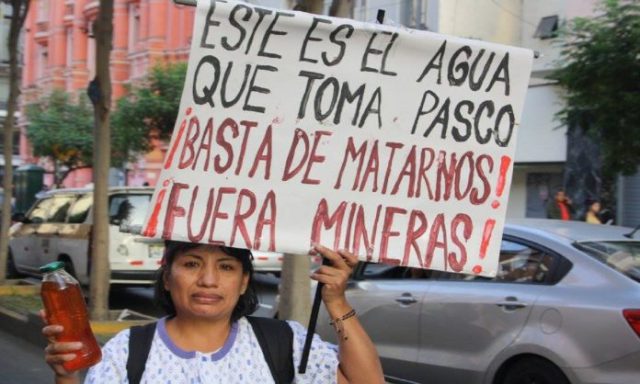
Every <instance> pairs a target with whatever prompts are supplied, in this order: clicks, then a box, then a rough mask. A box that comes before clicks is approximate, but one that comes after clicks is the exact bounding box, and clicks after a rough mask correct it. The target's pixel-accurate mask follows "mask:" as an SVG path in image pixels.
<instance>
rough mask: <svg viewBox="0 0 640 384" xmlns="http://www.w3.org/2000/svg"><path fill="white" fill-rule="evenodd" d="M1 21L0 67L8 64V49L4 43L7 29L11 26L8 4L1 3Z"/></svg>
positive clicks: (10, 11) (7, 32) (7, 33)
mask: <svg viewBox="0 0 640 384" xmlns="http://www.w3.org/2000/svg"><path fill="white" fill-rule="evenodd" d="M1 9H2V20H0V23H1V24H0V41H2V42H3V44H0V65H7V64H9V48H8V47H7V44H6V41H7V39H8V38H9V28H10V26H11V14H12V13H13V12H12V10H11V6H10V5H8V4H4V3H2V8H1Z"/></svg>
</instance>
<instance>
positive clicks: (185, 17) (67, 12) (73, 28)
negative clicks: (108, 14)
mask: <svg viewBox="0 0 640 384" xmlns="http://www.w3.org/2000/svg"><path fill="white" fill-rule="evenodd" d="M194 11H195V9H194V8H193V7H188V6H184V5H175V4H173V2H172V1H170V0H114V16H113V24H114V31H113V51H112V52H111V81H112V84H113V99H112V100H113V102H114V103H115V101H116V100H117V99H118V98H120V97H122V96H123V94H124V93H125V85H126V84H128V83H130V82H132V81H136V80H138V79H141V78H143V77H144V76H145V75H146V74H147V71H148V70H149V68H150V67H152V66H153V65H154V64H156V63H159V62H175V61H186V60H187V58H188V55H189V47H190V44H191V33H192V30H193V17H194ZM97 14H98V1H97V0H94V1H91V0H33V1H32V5H31V8H30V10H29V15H28V16H27V20H26V22H25V35H24V69H23V75H22V86H23V100H22V102H23V104H24V103H29V102H30V101H33V100H36V99H37V98H38V97H39V96H40V95H42V94H46V93H48V92H49V91H51V90H52V89H62V90H65V91H67V92H69V93H78V92H86V89H87V85H88V84H89V81H90V80H91V79H93V77H94V75H95V50H96V44H95V39H94V38H93V22H94V20H95V19H96V17H97ZM25 124H28V123H27V122H23V124H22V127H21V135H20V136H21V138H20V155H21V157H22V159H23V161H24V162H25V163H39V164H41V165H43V166H45V167H47V164H44V163H42V160H38V159H36V158H34V157H33V155H32V153H31V150H30V148H29V143H28V141H27V138H26V134H25ZM163 155H164V152H163V149H162V146H161V145H160V144H158V145H157V147H156V149H154V150H153V151H151V152H150V153H149V154H147V155H146V156H144V157H143V158H141V159H140V161H138V162H137V163H136V164H132V166H131V169H130V170H129V172H127V175H128V176H127V177H128V180H127V181H128V184H129V185H142V184H143V183H144V182H148V183H149V184H151V185H154V184H155V181H156V178H157V177H158V174H159V172H160V163H161V161H162V157H163ZM51 180H52V177H48V179H47V180H45V184H51ZM90 182H91V170H78V171H76V172H74V173H73V174H71V175H69V176H68V177H67V180H65V186H68V187H71V186H83V185H86V184H87V183H90Z"/></svg>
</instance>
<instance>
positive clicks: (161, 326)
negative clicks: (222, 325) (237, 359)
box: [156, 317, 238, 361]
mask: <svg viewBox="0 0 640 384" xmlns="http://www.w3.org/2000/svg"><path fill="white" fill-rule="evenodd" d="M166 319H167V318H166V317H163V318H161V319H160V320H158V325H157V327H156V328H157V330H158V335H159V336H160V340H162V341H163V342H164V344H165V345H166V346H167V348H169V350H170V351H171V352H173V354H174V355H176V356H178V357H180V358H183V359H193V358H194V357H196V352H195V351H185V350H184V349H182V348H180V347H178V346H177V345H176V344H175V343H174V342H173V341H172V340H171V338H170V337H169V334H168V333H167V327H166ZM237 335H238V323H237V322H234V323H233V324H231V331H230V332H229V336H228V337H227V340H226V341H225V342H224V345H223V346H222V348H220V349H219V350H218V351H216V352H214V353H212V354H211V361H218V360H220V359H222V358H223V357H225V356H226V355H227V353H229V351H230V350H231V347H233V343H234V342H235V341H236V336H237Z"/></svg>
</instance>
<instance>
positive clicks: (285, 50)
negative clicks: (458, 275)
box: [145, 1, 532, 275]
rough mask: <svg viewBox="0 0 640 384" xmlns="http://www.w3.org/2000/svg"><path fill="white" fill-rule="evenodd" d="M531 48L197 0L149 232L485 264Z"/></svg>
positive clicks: (430, 262)
mask: <svg viewBox="0 0 640 384" xmlns="http://www.w3.org/2000/svg"><path fill="white" fill-rule="evenodd" d="M531 60H532V55H531V52H529V51H526V50H523V49H517V48H511V47H504V46H499V45H493V44H488V43H483V42H479V41H468V40H463V39H458V38H453V37H447V36H442V35H437V34H433V33H428V32H422V31H414V30H405V29H397V28H391V27H388V26H382V25H374V24H365V23H358V22H355V21H351V20H344V19H335V18H328V17H316V16H313V15H309V14H304V13H297V12H293V11H276V10H272V9H266V8H260V7H256V6H253V5H249V4H244V3H231V2H229V3H226V2H213V3H210V2H209V1H205V2H200V3H199V4H198V9H197V16H196V22H195V30H194V37H193V45H192V47H191V53H190V57H189V69H188V74H187V78H186V82H185V86H184V91H183V95H182V102H181V106H180V112H179V116H178V120H177V122H176V127H175V130H174V134H173V137H172V141H171V144H170V146H169V149H168V152H167V155H166V158H165V164H164V169H163V170H162V173H161V176H160V181H159V184H158V186H157V188H156V193H155V195H154V200H153V205H152V206H153V209H152V210H151V211H150V213H149V215H148V217H147V223H146V226H145V234H146V235H147V236H156V237H159V236H162V237H164V238H169V239H176V240H185V241H192V242H200V243H215V244H226V245H229V246H234V247H246V248H252V249H259V250H265V251H281V252H291V253H306V252H307V251H308V250H309V248H310V245H311V244H312V243H322V244H325V245H328V246H332V247H334V248H336V249H338V248H344V249H349V250H351V251H352V252H354V253H356V254H358V255H359V256H360V258H362V259H363V260H372V261H380V262H386V263H392V264H402V265H411V266H417V267H421V268H432V269H441V270H449V271H455V272H466V273H476V274H483V275H492V274H494V273H495V270H496V266H497V253H498V249H499V245H500V238H501V235H502V227H503V223H504V216H505V212H506V207H505V205H506V194H505V193H504V192H505V190H506V189H508V185H509V181H510V178H511V170H512V166H513V164H512V159H513V154H514V150H515V148H514V144H515V141H516V140H515V135H516V132H517V129H518V121H519V116H520V114H521V111H522V106H523V102H524V95H525V91H526V88H527V83H528V77H529V72H530V68H531Z"/></svg>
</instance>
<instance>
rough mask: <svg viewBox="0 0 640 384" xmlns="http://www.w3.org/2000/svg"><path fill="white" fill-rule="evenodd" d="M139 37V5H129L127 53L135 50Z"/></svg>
mask: <svg viewBox="0 0 640 384" xmlns="http://www.w3.org/2000/svg"><path fill="white" fill-rule="evenodd" d="M139 37H140V4H137V3H132V4H129V52H133V51H135V50H136V43H137V42H138V39H139Z"/></svg>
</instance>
